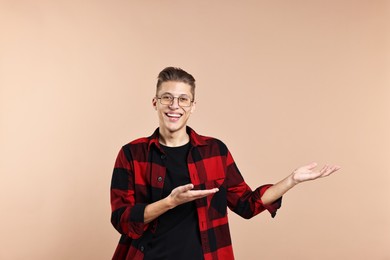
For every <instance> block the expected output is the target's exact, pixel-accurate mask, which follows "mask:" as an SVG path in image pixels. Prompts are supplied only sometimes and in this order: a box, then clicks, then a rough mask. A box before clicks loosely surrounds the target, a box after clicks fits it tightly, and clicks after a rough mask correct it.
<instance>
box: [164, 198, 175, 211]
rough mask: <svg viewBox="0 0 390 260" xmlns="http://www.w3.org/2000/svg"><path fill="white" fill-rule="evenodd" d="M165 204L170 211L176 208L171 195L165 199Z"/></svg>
mask: <svg viewBox="0 0 390 260" xmlns="http://www.w3.org/2000/svg"><path fill="white" fill-rule="evenodd" d="M164 203H165V205H166V207H167V208H168V210H169V209H173V208H174V207H175V203H174V202H173V199H172V198H171V196H170V195H168V196H167V197H165V199H164Z"/></svg>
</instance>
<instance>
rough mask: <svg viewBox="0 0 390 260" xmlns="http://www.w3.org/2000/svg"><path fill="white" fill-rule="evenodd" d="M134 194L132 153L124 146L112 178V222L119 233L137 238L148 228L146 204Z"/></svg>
mask: <svg viewBox="0 0 390 260" xmlns="http://www.w3.org/2000/svg"><path fill="white" fill-rule="evenodd" d="M134 194H135V185H134V171H133V166H132V159H131V153H130V151H129V150H126V149H125V148H124V147H122V149H121V150H120V151H119V154H118V156H117V159H116V161H115V166H114V171H113V174H112V179H111V189H110V199H111V223H112V225H113V226H114V228H115V229H116V230H117V231H118V232H119V233H121V234H125V235H127V236H129V237H131V238H133V239H137V238H139V237H140V236H141V235H142V234H143V232H144V230H146V228H147V224H144V211H145V207H146V204H143V203H136V202H135V196H134Z"/></svg>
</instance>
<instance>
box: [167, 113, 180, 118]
mask: <svg viewBox="0 0 390 260" xmlns="http://www.w3.org/2000/svg"><path fill="white" fill-rule="evenodd" d="M165 115H166V116H167V117H169V118H180V117H181V116H182V114H173V113H165Z"/></svg>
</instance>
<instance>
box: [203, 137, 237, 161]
mask: <svg viewBox="0 0 390 260" xmlns="http://www.w3.org/2000/svg"><path fill="white" fill-rule="evenodd" d="M198 136H199V138H200V139H201V140H202V144H201V145H198V149H200V150H208V151H210V152H212V153H217V154H218V155H222V156H223V155H227V154H228V152H229V150H228V147H227V146H226V144H225V143H224V142H223V141H222V140H220V139H218V138H215V137H211V136H204V135H198Z"/></svg>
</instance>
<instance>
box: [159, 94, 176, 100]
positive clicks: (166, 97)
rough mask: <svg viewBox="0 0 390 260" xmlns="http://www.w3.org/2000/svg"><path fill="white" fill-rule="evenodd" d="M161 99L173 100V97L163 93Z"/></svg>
mask: <svg viewBox="0 0 390 260" xmlns="http://www.w3.org/2000/svg"><path fill="white" fill-rule="evenodd" d="M161 99H162V100H164V101H171V100H172V99H173V97H172V96H171V95H162V96H161Z"/></svg>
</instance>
